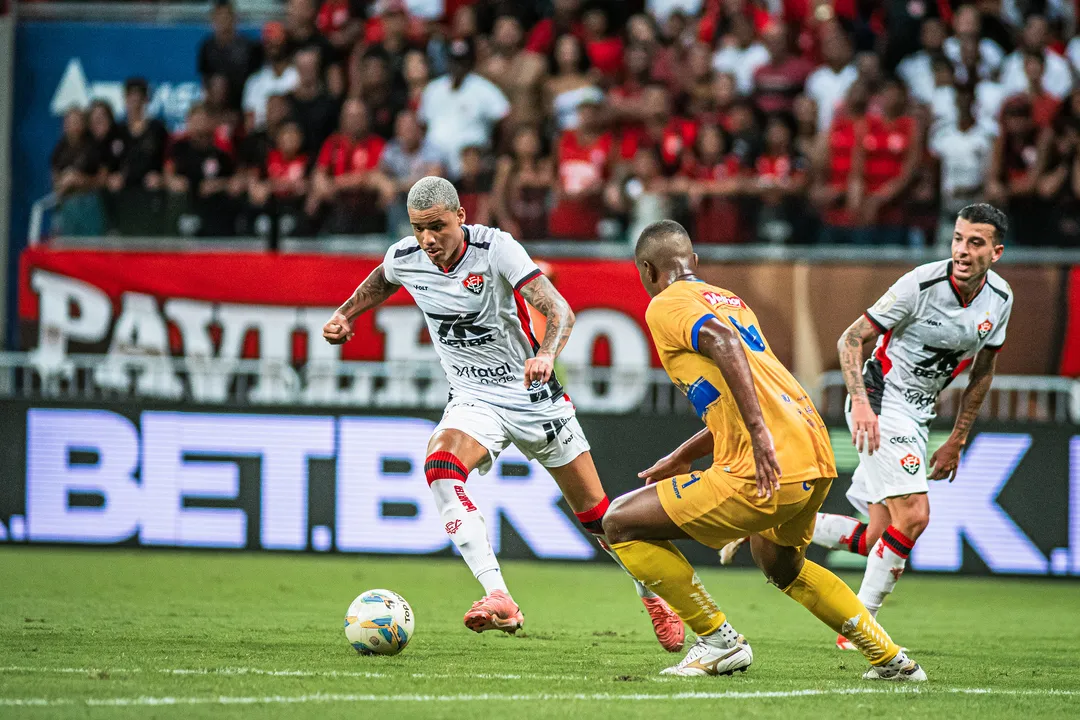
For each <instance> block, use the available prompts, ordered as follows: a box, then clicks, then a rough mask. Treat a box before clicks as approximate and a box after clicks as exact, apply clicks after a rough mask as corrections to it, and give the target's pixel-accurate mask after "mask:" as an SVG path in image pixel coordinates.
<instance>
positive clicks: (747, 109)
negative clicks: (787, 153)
mask: <svg viewBox="0 0 1080 720" xmlns="http://www.w3.org/2000/svg"><path fill="white" fill-rule="evenodd" d="M728 128H729V129H728V136H729V137H728V141H729V148H728V149H729V151H730V152H731V154H732V155H734V156H735V157H737V158H738V159H739V162H740V163H742V165H743V166H744V167H750V166H751V164H752V163H753V162H754V158H756V157H757V155H758V153H759V152H761V128H760V127H759V126H758V120H757V113H756V112H755V111H754V106H753V105H752V104H751V103H750V101H749V100H745V99H743V100H739V101H738V102H736V103H735V104H734V105H733V106H732V108H731V112H730V113H729V114H728Z"/></svg>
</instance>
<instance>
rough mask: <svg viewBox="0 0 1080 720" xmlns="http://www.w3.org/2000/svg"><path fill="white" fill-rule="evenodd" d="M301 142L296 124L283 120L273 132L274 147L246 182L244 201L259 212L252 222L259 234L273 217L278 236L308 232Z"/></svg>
mask: <svg viewBox="0 0 1080 720" xmlns="http://www.w3.org/2000/svg"><path fill="white" fill-rule="evenodd" d="M303 145H304V134H303V130H301V128H300V125H299V124H297V123H296V122H295V121H293V120H286V121H285V122H284V123H282V124H281V125H280V126H278V128H277V130H276V132H275V134H274V147H273V148H271V149H270V151H269V152H268V153H267V155H266V163H265V165H263V167H262V169H261V172H260V173H259V174H258V176H257V177H255V178H253V179H252V181H251V182H250V184H249V187H248V201H249V202H250V204H251V209H252V211H253V212H254V213H255V214H256V215H257V216H261V218H259V219H257V220H256V222H255V227H256V229H257V231H260V234H266V233H267V232H268V231H269V224H270V222H273V221H274V220H276V221H277V222H278V224H279V225H278V232H279V233H280V235H282V236H289V235H307V234H309V233H310V232H311V222H310V221H309V218H308V217H307V214H306V213H305V212H304V210H303V208H304V200H305V196H306V194H307V191H308V168H309V167H310V164H309V162H308V156H307V154H306V153H304V152H303V150H302V148H303ZM263 218H265V219H263Z"/></svg>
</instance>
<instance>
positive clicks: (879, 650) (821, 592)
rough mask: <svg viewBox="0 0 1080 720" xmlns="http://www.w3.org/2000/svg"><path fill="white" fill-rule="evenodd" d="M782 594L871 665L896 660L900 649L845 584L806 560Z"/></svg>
mask: <svg viewBox="0 0 1080 720" xmlns="http://www.w3.org/2000/svg"><path fill="white" fill-rule="evenodd" d="M784 592H785V593H786V594H787V595H788V596H789V597H791V598H792V599H793V600H795V601H797V602H799V603H800V604H801V605H802V606H803V607H805V608H806V609H807V610H809V611H810V612H812V613H814V616H815V617H817V619H818V620H820V621H821V622H823V623H825V624H826V625H828V626H829V627H831V628H832V629H833V630H835V631H836V632H838V633H840V634H841V635H843V636H844V637H846V638H847V639H848V640H850V641H851V644H852V645H854V646H855V647H857V648H858V649H859V652H861V653H862V654H863V655H865V656H866V658H867V659H868V660H869V661H870V664H871V665H883V664H884V663H887V662H888V661H889V660H892V659H893V658H894V657H896V654H897V653H898V652H900V646H899V645H897V644H896V643H894V642H893V641H892V638H890V637H889V634H888V633H887V632H885V628H883V627H881V625H879V624H878V621H877V620H875V619H874V617H873V616H872V615H871V614H870V611H869V610H867V609H866V606H865V605H863V604H862V603H861V602H860V601H859V598H858V597H856V596H855V593H853V592H852V591H851V588H849V587H848V586H847V584H846V583H845V582H844V581H843V580H841V579H840V578H838V577H836V575H834V574H832V573H831V572H829V571H828V570H826V569H825V568H823V567H821V566H820V565H818V564H817V563H812V562H810V561H809V560H807V561H806V562H805V563H804V564H803V569H802V572H800V573H799V577H797V578H795V582H793V583H791V584H790V585H788V586H787V587H786V588H784Z"/></svg>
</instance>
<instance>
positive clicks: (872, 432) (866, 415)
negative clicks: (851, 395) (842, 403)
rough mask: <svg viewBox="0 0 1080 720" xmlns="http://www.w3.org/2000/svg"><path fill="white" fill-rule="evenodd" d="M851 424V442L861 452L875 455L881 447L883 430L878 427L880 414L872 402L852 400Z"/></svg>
mask: <svg viewBox="0 0 1080 720" xmlns="http://www.w3.org/2000/svg"><path fill="white" fill-rule="evenodd" d="M851 424H852V426H853V427H852V428H851V444H852V445H854V446H855V449H856V450H858V451H859V452H866V453H867V454H868V455H873V454H874V453H875V452H876V451H877V449H878V448H879V447H881V432H880V431H879V429H878V416H877V415H875V414H874V410H873V408H871V407H870V403H868V402H862V401H858V400H855V401H852V403H851Z"/></svg>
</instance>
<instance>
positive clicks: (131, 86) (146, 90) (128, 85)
mask: <svg viewBox="0 0 1080 720" xmlns="http://www.w3.org/2000/svg"><path fill="white" fill-rule="evenodd" d="M132 90H138V91H139V92H141V93H142V96H143V97H150V83H148V82H146V78H143V77H129V78H128V79H127V80H125V81H124V94H125V95H127V94H128V93H130V92H131V91H132Z"/></svg>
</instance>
